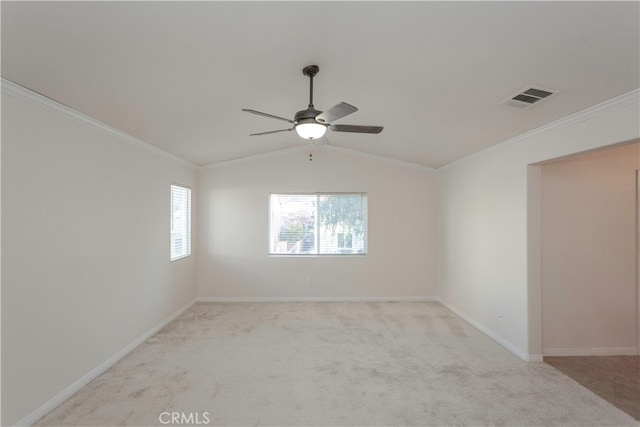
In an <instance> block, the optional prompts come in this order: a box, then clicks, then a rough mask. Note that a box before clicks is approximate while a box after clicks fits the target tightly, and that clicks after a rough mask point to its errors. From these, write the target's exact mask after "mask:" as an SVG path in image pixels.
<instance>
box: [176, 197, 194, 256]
mask: <svg viewBox="0 0 640 427" xmlns="http://www.w3.org/2000/svg"><path fill="white" fill-rule="evenodd" d="M189 255H191V189H190V188H188V187H183V186H181V185H172V186H171V261H174V260H176V259H179V258H184V257H186V256H189Z"/></svg>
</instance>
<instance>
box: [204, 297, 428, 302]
mask: <svg viewBox="0 0 640 427" xmlns="http://www.w3.org/2000/svg"><path fill="white" fill-rule="evenodd" d="M196 301H198V302H437V301H438V299H437V298H436V297H198V298H197V299H196Z"/></svg>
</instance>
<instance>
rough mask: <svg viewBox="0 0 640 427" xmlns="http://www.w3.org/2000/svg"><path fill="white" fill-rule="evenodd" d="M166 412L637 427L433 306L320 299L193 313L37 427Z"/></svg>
mask: <svg viewBox="0 0 640 427" xmlns="http://www.w3.org/2000/svg"><path fill="white" fill-rule="evenodd" d="M173 412H177V413H178V414H179V416H180V417H184V418H177V419H176V420H177V421H191V424H192V425H193V424H197V423H199V424H205V421H208V423H209V424H210V425H287V426H288V425H296V426H298V425H313V426H319V425H322V426H325V425H331V426H337V425H340V426H372V425H439V426H467V425H469V426H471V425H472V426H552V425H565V426H566V425H570V426H637V425H638V422H637V421H635V420H634V419H633V418H632V417H630V416H629V415H627V414H625V413H624V412H623V411H621V410H619V409H617V408H615V407H614V406H613V405H611V404H610V403H608V402H606V401H605V400H603V399H601V398H600V397H598V396H596V395H595V394H593V393H592V392H590V391H588V390H587V389H585V388H584V387H582V386H581V385H579V384H578V383H576V382H575V381H573V380H572V379H570V378H568V377H567V376H565V375H564V374H562V373H561V372H559V371H557V370H556V369H554V368H552V367H551V366H548V365H546V364H543V363H525V362H523V361H521V360H519V359H518V358H516V357H515V356H514V355H512V354H511V353H510V352H508V351H507V350H506V349H504V348H503V347H501V346H500V345H498V344H496V343H495V342H494V341H492V340H491V339H490V338H488V337H487V336H485V335H484V334H482V333H481V332H479V331H478V330H477V329H475V328H474V327H472V326H471V325H469V324H468V323H466V322H464V321H463V320H461V319H460V318H459V317H457V316H456V315H454V314H453V313H451V312H450V311H448V310H447V309H446V308H444V307H442V306H441V305H439V304H437V303H328V302H327V303H221V304H218V303H198V304H195V305H194V306H193V307H192V308H191V309H189V310H188V311H187V312H185V313H184V314H183V315H182V316H180V317H179V318H178V319H176V320H175V321H174V322H172V323H171V324H169V325H167V327H165V328H164V329H163V330H162V331H161V332H159V333H158V334H157V335H155V336H154V337H153V338H151V339H150V340H149V341H147V342H146V343H144V344H143V345H141V346H140V347H138V348H137V349H136V350H135V351H133V352H132V353H131V354H129V355H128V356H127V357H125V358H124V359H122V360H121V361H120V362H119V363H117V364H116V365H114V366H113V367H112V368H111V369H109V370H108V371H107V372H105V373H104V374H103V375H101V376H100V377H98V378H97V379H96V380H94V381H93V382H92V383H90V384H88V385H87V386H86V387H85V388H83V389H82V390H81V391H80V392H78V393H77V394H76V395H74V396H73V397H71V398H70V399H69V400H68V401H66V402H65V403H63V404H62V405H61V406H60V407H58V408H57V409H56V410H54V411H53V412H52V413H50V414H49V415H47V416H46V417H45V418H43V419H42V420H41V421H40V422H39V423H38V424H37V425H41V426H45V425H87V426H90V425H110V426H111V425H145V426H147V425H166V424H163V423H164V422H166V421H168V420H170V417H171V413H173ZM163 413H164V414H163ZM189 417H191V418H189Z"/></svg>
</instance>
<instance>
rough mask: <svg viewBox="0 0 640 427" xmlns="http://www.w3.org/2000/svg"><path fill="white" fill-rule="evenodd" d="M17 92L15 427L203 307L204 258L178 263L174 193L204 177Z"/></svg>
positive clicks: (13, 128) (9, 351) (10, 101)
mask: <svg viewBox="0 0 640 427" xmlns="http://www.w3.org/2000/svg"><path fill="white" fill-rule="evenodd" d="M5 83H6V82H4V81H3V91H2V92H3V93H2V150H3V152H2V208H3V212H2V232H3V233H2V344H3V345H2V407H3V413H2V416H3V418H2V425H13V424H15V423H17V422H19V421H20V420H23V419H25V417H28V416H30V414H33V413H34V411H36V412H37V410H38V408H40V407H41V405H43V404H45V403H46V402H49V401H50V399H53V398H54V397H55V396H57V395H59V394H60V393H61V392H62V391H63V390H65V389H66V388H67V387H69V386H70V385H72V384H73V383H74V382H76V381H78V380H79V379H81V378H82V377H83V376H85V375H87V374H88V373H89V372H90V371H91V370H93V369H94V368H96V367H98V366H99V365H100V364H102V363H103V362H105V360H107V359H109V358H110V357H112V356H113V355H114V354H116V353H118V352H119V351H121V350H122V349H123V348H125V347H127V346H128V345H129V344H130V343H132V342H133V341H135V340H136V339H137V338H139V337H140V336H141V335H143V334H144V333H145V332H147V331H149V330H150V329H152V328H154V327H155V326H157V325H158V324H159V323H161V322H162V321H163V320H165V319H166V318H167V317H169V316H170V315H172V314H173V313H175V312H176V311H178V310H179V309H180V308H182V307H184V306H185V305H187V304H189V303H190V302H191V301H193V300H194V299H195V295H196V287H195V256H192V257H189V258H185V259H183V260H180V261H177V262H173V263H171V262H169V186H170V183H171V182H179V183H182V184H187V185H190V186H193V187H194V191H197V189H196V187H195V185H196V180H197V172H196V169H195V168H194V167H192V166H189V165H188V164H186V162H183V161H178V160H176V159H172V158H170V157H169V156H163V155H161V154H159V153H157V152H156V151H153V150H151V149H144V148H141V147H140V146H135V145H132V144H130V143H127V142H124V140H123V139H122V138H118V137H117V136H116V135H114V134H111V133H109V132H105V131H100V130H98V128H97V127H95V126H91V125H89V124H87V123H86V122H84V121H83V120H78V119H77V116H74V115H73V114H70V113H68V112H64V111H66V109H65V108H64V107H62V108H56V107H55V106H53V104H54V103H52V102H51V101H46V100H42V98H41V97H39V96H37V95H34V94H32V93H29V92H28V91H26V90H20V89H19V88H17V87H15V86H13V85H10V84H5ZM31 421H33V420H31Z"/></svg>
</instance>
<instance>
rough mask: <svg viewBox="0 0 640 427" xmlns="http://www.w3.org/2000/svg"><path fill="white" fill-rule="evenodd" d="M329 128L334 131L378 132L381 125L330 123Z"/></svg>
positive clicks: (380, 129) (380, 130)
mask: <svg viewBox="0 0 640 427" xmlns="http://www.w3.org/2000/svg"><path fill="white" fill-rule="evenodd" d="M329 129H331V130H333V131H336V132H356V133H380V132H382V129H384V128H383V127H382V126H358V125H331V126H329Z"/></svg>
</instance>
